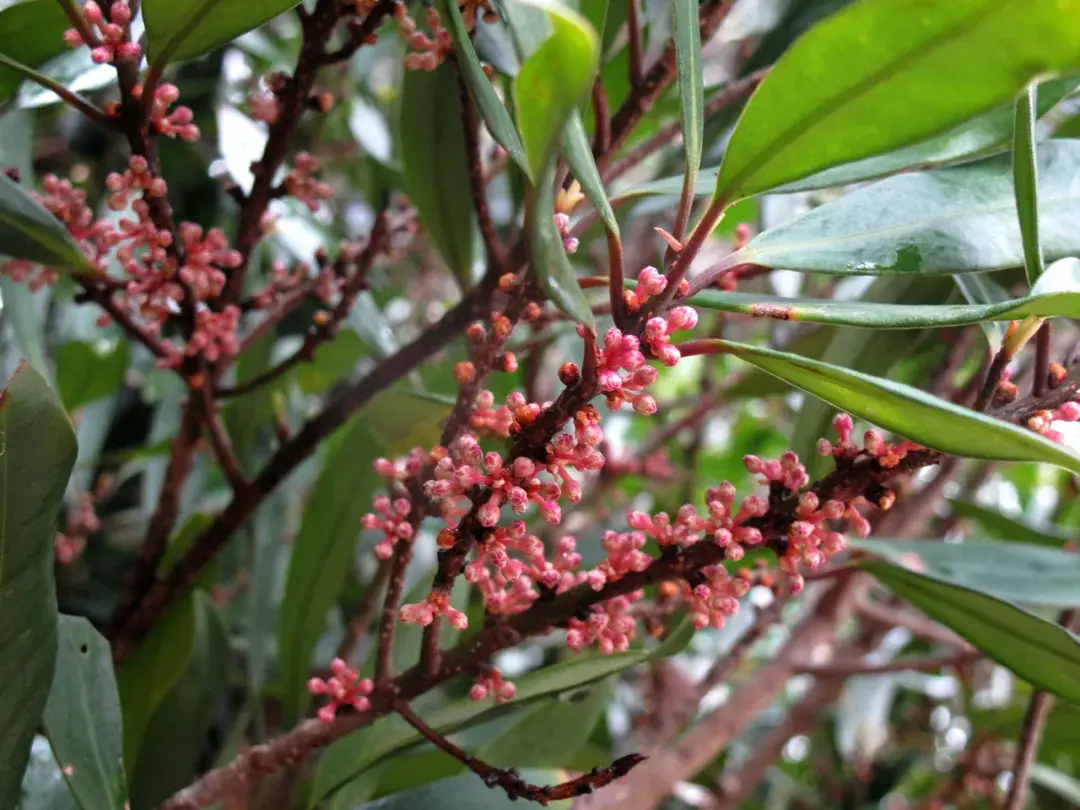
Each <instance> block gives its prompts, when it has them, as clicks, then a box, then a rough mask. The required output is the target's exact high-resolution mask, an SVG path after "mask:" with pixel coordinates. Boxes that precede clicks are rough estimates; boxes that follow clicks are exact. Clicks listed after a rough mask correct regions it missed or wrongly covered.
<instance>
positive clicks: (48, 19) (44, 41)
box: [0, 0, 71, 101]
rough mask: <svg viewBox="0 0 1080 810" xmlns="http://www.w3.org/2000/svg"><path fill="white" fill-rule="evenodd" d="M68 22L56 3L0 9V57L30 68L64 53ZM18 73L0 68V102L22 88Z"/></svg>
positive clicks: (24, 0)
mask: <svg viewBox="0 0 1080 810" xmlns="http://www.w3.org/2000/svg"><path fill="white" fill-rule="evenodd" d="M70 27H71V21H70V20H69V19H68V16H67V14H65V13H64V9H63V7H62V6H61V5H60V4H59V3H57V2H56V0H21V2H20V1H18V0H17V1H16V2H14V3H4V4H3V8H0V54H3V55H4V56H7V57H8V58H9V59H12V60H14V61H16V62H21V63H22V64H24V65H27V66H28V67H31V68H37V67H40V66H41V65H42V64H43V63H45V62H47V61H48V60H49V59H51V58H52V57H54V56H56V55H57V54H60V53H63V52H64V51H65V50H67V45H65V44H64V39H63V37H64V32H65V31H66V30H67V29H68V28H70ZM22 80H23V76H22V74H21V73H19V72H18V71H15V70H12V69H11V68H8V67H3V66H0V101H6V100H7V99H9V98H11V97H12V96H14V95H15V92H16V91H17V90H18V89H19V85H20V84H22Z"/></svg>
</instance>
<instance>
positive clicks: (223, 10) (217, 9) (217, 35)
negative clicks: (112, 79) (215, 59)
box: [142, 0, 299, 62]
mask: <svg viewBox="0 0 1080 810" xmlns="http://www.w3.org/2000/svg"><path fill="white" fill-rule="evenodd" d="M298 4H299V0H255V1H254V2H252V0H143V4H142V9H143V19H144V20H145V21H146V55H147V58H148V59H149V60H150V61H151V62H157V61H158V60H159V59H162V58H164V59H166V60H168V61H170V62H177V61H179V60H181V59H191V58H192V57H194V56H200V55H202V54H204V53H209V52H210V51H213V50H216V49H217V48H220V47H221V46H222V45H225V44H226V43H227V42H229V41H230V40H233V39H235V38H236V37H238V36H240V35H241V34H243V33H244V32H246V31H250V30H251V29H253V28H258V27H259V26H260V25H262V24H263V23H264V22H267V21H268V20H272V19H273V18H274V17H276V16H277V15H279V14H282V13H283V12H286V11H288V10H289V9H290V8H292V7H293V6H295V5H298Z"/></svg>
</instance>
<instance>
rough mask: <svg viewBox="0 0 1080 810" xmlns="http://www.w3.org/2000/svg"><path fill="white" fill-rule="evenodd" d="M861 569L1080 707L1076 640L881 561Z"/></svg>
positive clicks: (998, 603)
mask: <svg viewBox="0 0 1080 810" xmlns="http://www.w3.org/2000/svg"><path fill="white" fill-rule="evenodd" d="M863 567H864V568H865V569H866V570H867V571H869V572H870V573H871V574H873V575H874V576H875V577H876V578H877V579H878V580H879V581H880V582H881V583H882V584H883V585H886V586H887V587H889V588H891V589H892V590H893V592H895V593H896V594H897V595H898V596H900V597H902V598H903V599H906V600H907V601H908V602H910V603H911V604H912V605H914V606H915V607H917V608H918V609H919V610H921V611H923V612H924V613H926V614H927V615H928V616H930V617H931V618H933V619H936V620H937V621H939V622H941V623H942V624H943V625H945V626H946V627H948V628H950V629H951V630H953V631H954V632H955V633H956V634H957V635H959V636H961V637H962V638H964V639H966V640H967V641H969V642H971V644H972V645H974V646H975V647H976V648H977V649H979V650H981V651H982V652H983V653H985V654H986V655H987V656H989V657H990V658H993V659H994V660H995V661H997V662H998V663H999V664H1001V665H1002V666H1005V667H1008V668H1009V669H1011V670H1012V671H1013V672H1015V673H1016V674H1017V675H1018V676H1020V677H1021V678H1023V679H1024V680H1026V681H1028V682H1029V683H1031V684H1032V685H1034V686H1037V687H1038V688H1040V689H1044V690H1046V691H1047V692H1051V693H1053V694H1055V695H1057V696H1058V697H1062V698H1064V699H1065V700H1068V701H1071V702H1073V703H1080V639H1078V638H1077V637H1076V636H1074V635H1073V634H1072V633H1070V632H1069V631H1067V630H1065V629H1064V628H1063V627H1061V626H1059V625H1057V624H1054V623H1053V622H1048V621H1046V620H1045V619H1040V618H1039V617H1038V616H1034V615H1032V614H1030V613H1028V612H1027V611H1024V610H1021V609H1020V608H1018V607H1016V606H1015V605H1012V604H1009V603H1008V602H1005V601H1003V600H1001V599H998V598H996V597H994V596H988V595H986V594H983V593H979V592H978V591H974V590H971V589H970V588H965V587H962V586H959V585H953V584H950V583H947V582H942V581H941V580H938V579H935V578H933V577H929V576H926V575H924V574H919V573H916V572H914V571H910V570H908V569H907V568H902V567H900V566H896V565H890V564H888V563H882V562H870V563H864V564H863Z"/></svg>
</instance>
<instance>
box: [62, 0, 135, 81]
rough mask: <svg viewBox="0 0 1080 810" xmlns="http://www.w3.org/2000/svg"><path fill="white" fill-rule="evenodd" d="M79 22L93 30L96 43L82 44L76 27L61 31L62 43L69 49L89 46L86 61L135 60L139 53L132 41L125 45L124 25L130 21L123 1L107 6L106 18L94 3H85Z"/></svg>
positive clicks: (81, 37)
mask: <svg viewBox="0 0 1080 810" xmlns="http://www.w3.org/2000/svg"><path fill="white" fill-rule="evenodd" d="M82 16H83V19H84V20H86V22H87V23H88V24H89V26H90V29H91V30H93V29H95V28H96V29H97V37H98V39H99V41H97V42H86V41H85V40H84V39H83V35H82V34H81V33H79V30H78V29H77V28H70V29H68V30H67V31H65V32H64V42H65V43H66V44H67V45H69V46H70V47H72V48H78V47H80V46H82V45H90V46H91V50H90V58H91V59H93V60H94V62H95V63H96V64H99V65H101V64H104V63H106V62H118V61H120V60H121V59H138V58H139V55H140V54H141V53H142V51H141V49H140V48H139V45H138V43H136V42H127V41H125V39H126V33H127V25H128V23H130V22H131V8H130V7H129V6H128V4H127V2H126V0H115V2H114V3H113V4H112V5H111V6H109V19H107V20H106V19H105V14H104V12H103V11H102V10H101V6H99V5H98V4H97V3H96V2H94V0H87V2H86V4H85V5H84V6H83V7H82Z"/></svg>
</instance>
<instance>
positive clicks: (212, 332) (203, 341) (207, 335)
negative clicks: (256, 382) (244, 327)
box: [160, 303, 240, 368]
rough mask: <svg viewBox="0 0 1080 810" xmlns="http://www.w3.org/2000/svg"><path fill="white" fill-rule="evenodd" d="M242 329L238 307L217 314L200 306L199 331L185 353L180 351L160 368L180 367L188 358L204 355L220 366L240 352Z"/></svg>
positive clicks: (232, 306) (193, 335)
mask: <svg viewBox="0 0 1080 810" xmlns="http://www.w3.org/2000/svg"><path fill="white" fill-rule="evenodd" d="M239 326H240V308H239V307H238V306H235V305H234V304H229V305H228V306H226V307H225V309H223V310H222V311H221V312H215V311H213V310H212V309H210V308H209V307H208V306H206V305H205V304H202V303H200V304H199V305H198V307H197V309H196V311H195V331H194V332H193V333H192V335H191V338H190V339H189V340H188V342H187V346H186V348H185V349H184V352H183V354H181V353H180V352H179V351H176V352H175V353H173V354H172V355H170V356H169V357H167V358H164V359H163V360H162V361H161V362H160V365H162V366H163V367H166V368H176V367H177V366H179V365H180V363H181V362H182V361H183V359H184V355H187V356H188V357H194V356H195V355H198V354H201V355H202V356H203V357H205V358H206V359H207V360H208V361H209V362H211V363H216V362H217V361H218V360H219V359H221V358H222V357H233V356H234V355H235V354H236V353H237V352H238V351H239V350H240V342H239V340H238V339H237V336H236V333H237V330H238V328H239ZM166 345H169V344H166Z"/></svg>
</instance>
